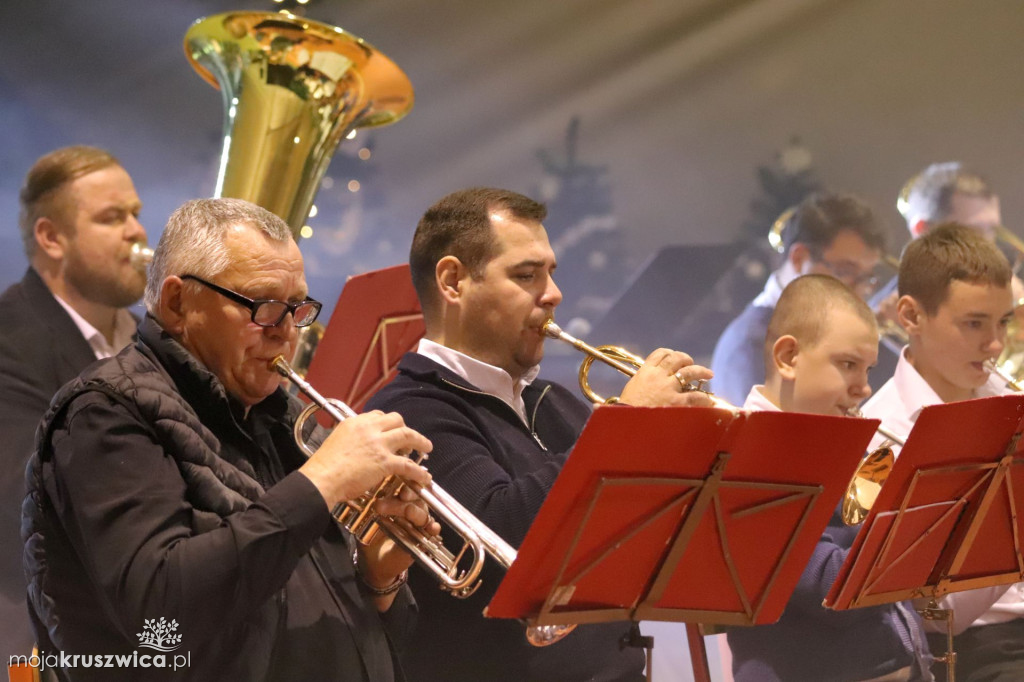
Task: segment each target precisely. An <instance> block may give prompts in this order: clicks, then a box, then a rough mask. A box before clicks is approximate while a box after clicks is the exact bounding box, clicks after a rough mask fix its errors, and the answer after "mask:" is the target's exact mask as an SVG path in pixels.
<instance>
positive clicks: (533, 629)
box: [270, 355, 576, 646]
mask: <svg viewBox="0 0 1024 682" xmlns="http://www.w3.org/2000/svg"><path fill="white" fill-rule="evenodd" d="M270 367H271V369H273V370H274V371H276V372H277V373H278V374H280V375H281V376H283V377H284V378H286V379H288V380H289V381H291V382H292V384H293V385H294V386H296V387H298V389H299V390H300V391H302V393H304V394H305V395H306V396H307V397H308V398H309V399H310V400H311V401H312V402H311V403H310V404H309V405H308V406H307V407H306V409H304V410H303V411H302V412H301V413H300V414H299V417H298V419H296V421H295V425H294V427H293V429H292V431H293V435H294V437H295V442H296V444H298V446H299V448H300V449H301V450H302V451H303V452H304V453H306V455H307V456H309V457H312V456H313V454H314V452H315V451H314V450H313V448H311V447H310V446H309V444H308V443H306V439H305V437H304V435H303V434H304V432H305V426H306V422H307V421H308V420H309V419H310V418H311V417H313V415H314V414H316V412H318V411H320V410H323V411H324V412H326V413H327V414H328V415H330V417H331V418H332V419H334V420H335V421H337V422H342V421H344V420H345V419H347V418H349V417H354V416H356V413H355V412H354V411H353V410H352V408H350V407H349V406H348V405H346V404H345V403H343V402H341V401H340V400H335V399H333V398H325V397H324V396H323V395H321V394H320V392H319V391H317V390H316V389H315V388H313V387H312V386H311V385H310V383H309V382H308V381H306V380H305V379H304V378H303V377H302V375H301V374H299V373H298V372H297V371H295V370H294V369H292V367H291V366H290V365H289V364H288V362H287V361H286V360H285V359H284V357H282V356H280V355H278V356H277V357H276V358H274V359H273V360H272V361H271V362H270ZM415 459H416V462H417V463H419V462H421V461H423V460H424V456H423V455H422V454H419V453H416V458H415ZM403 487H408V488H410V489H411V490H412V491H413V492H415V493H416V494H417V495H419V497H420V499H422V500H423V501H424V502H426V504H427V506H428V507H429V508H430V511H431V512H432V513H433V514H435V515H436V516H437V517H438V518H439V519H441V520H442V521H444V522H445V523H447V524H448V526H449V527H451V528H452V529H453V530H454V531H455V532H456V533H458V534H459V536H461V537H462V540H463V545H462V548H461V549H459V550H458V552H452V551H450V550H449V549H448V548H446V547H445V546H444V545H443V544H442V542H441V540H440V539H439V538H437V537H435V536H433V535H427V534H426V533H424V532H423V530H422V529H420V528H417V527H415V526H413V525H412V524H411V523H409V522H408V521H407V520H405V519H403V518H396V517H392V516H382V515H380V514H377V513H376V511H375V510H374V503H375V502H376V501H377V500H379V499H382V498H387V497H391V496H394V495H397V494H398V493H399V492H400V491H401V489H402V488H403ZM332 514H333V516H334V518H335V519H337V521H338V523H340V524H341V525H342V527H343V528H345V530H347V531H349V532H350V533H352V535H354V536H355V537H356V539H358V540H359V541H360V542H362V543H366V542H369V541H370V540H371V539H372V538H373V536H374V534H375V533H376V532H377V531H378V530H381V531H383V532H384V533H386V534H387V535H388V536H389V537H390V538H391V539H392V540H394V541H395V542H397V543H398V544H400V545H401V546H402V547H403V548H404V549H405V550H406V551H407V552H409V553H410V554H411V555H412V556H413V558H414V559H416V560H417V561H418V562H419V563H420V564H421V565H422V566H423V567H424V568H426V569H427V570H428V571H430V572H431V573H433V574H434V576H435V577H436V578H437V579H438V580H439V581H440V582H441V589H443V590H445V591H446V592H448V593H449V594H451V595H452V596H453V597H456V598H458V599H465V598H466V597H469V596H470V595H471V594H473V593H474V592H476V590H477V588H478V587H480V580H479V577H480V572H481V571H482V570H483V564H484V560H485V557H486V556H487V555H488V554H489V555H490V556H491V557H492V558H493V559H494V560H495V561H497V562H498V565H500V566H501V567H502V568H504V569H506V570H507V569H508V568H509V567H510V566H511V565H512V562H513V561H515V560H516V550H515V549H513V548H512V546H511V545H509V544H508V543H507V542H505V541H504V540H502V539H501V537H500V536H499V535H498V534H497V533H495V532H494V531H492V530H491V529H490V528H488V527H487V526H485V525H484V524H483V523H482V522H481V521H480V520H479V519H477V518H476V517H475V516H473V514H472V513H470V511H469V510H468V509H466V508H465V507H463V506H462V505H461V504H460V503H459V502H458V501H456V500H455V498H454V497H452V496H451V495H449V494H448V493H447V492H445V491H444V490H442V489H441V487H440V486H438V485H437V484H436V483H431V484H430V485H429V486H426V487H424V486H421V485H419V484H418V483H416V482H414V481H406V480H404V479H400V478H398V477H396V476H388V477H387V478H385V479H384V480H383V481H382V482H381V484H380V485H379V486H378V487H377V488H376V489H375V490H371V491H368V492H367V493H366V494H365V495H362V496H360V497H359V498H357V499H355V500H349V501H348V502H344V503H340V504H338V506H337V507H335V509H334V510H333V512H332ZM467 560H468V565H467ZM464 566H465V568H463V567H464ZM575 627H576V626H575V625H530V626H528V627H527V629H526V639H527V641H529V642H530V644H532V645H533V646H547V645H549V644H554V643H555V642H557V641H558V640H560V639H562V638H563V637H565V636H566V635H568V634H569V633H570V632H572V630H573V629H574V628H575Z"/></svg>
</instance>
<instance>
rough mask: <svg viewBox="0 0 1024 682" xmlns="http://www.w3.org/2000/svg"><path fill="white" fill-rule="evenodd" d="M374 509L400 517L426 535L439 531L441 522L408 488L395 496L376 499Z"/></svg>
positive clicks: (380, 512) (385, 514) (383, 513)
mask: <svg viewBox="0 0 1024 682" xmlns="http://www.w3.org/2000/svg"><path fill="white" fill-rule="evenodd" d="M376 511H377V513H378V514H382V515H384V516H392V517H402V518H404V519H406V520H407V521H408V522H409V523H411V524H412V525H413V526H415V527H417V528H420V529H422V530H423V532H424V533H425V534H426V535H438V534H440V532H441V524H439V523H438V522H437V521H435V520H434V518H433V517H432V516H431V515H430V508H429V507H428V506H427V503H426V502H424V501H423V500H422V499H420V497H419V496H418V495H417V494H416V493H415V492H413V491H412V490H411V489H410V488H403V489H402V491H401V492H400V493H399V494H398V495H397V496H395V497H390V498H386V499H381V500H377V503H376Z"/></svg>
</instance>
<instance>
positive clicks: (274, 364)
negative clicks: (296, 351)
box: [267, 355, 291, 377]
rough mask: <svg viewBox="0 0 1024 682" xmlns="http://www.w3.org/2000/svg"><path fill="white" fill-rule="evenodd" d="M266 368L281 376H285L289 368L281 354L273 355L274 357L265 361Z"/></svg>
mask: <svg viewBox="0 0 1024 682" xmlns="http://www.w3.org/2000/svg"><path fill="white" fill-rule="evenodd" d="M267 369H270V370H273V371H275V372H277V373H278V374H280V375H281V376H284V377H287V376H288V374H289V372H288V370H289V369H291V368H290V367H288V361H287V360H285V359H284V356H283V355H277V356H274V359H273V360H271V361H270V362H268V363H267Z"/></svg>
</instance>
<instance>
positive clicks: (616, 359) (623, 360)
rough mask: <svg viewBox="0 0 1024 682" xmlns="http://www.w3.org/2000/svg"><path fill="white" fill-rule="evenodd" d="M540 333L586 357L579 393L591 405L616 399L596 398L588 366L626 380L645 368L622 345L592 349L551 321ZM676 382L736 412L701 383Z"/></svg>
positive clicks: (716, 405)
mask: <svg viewBox="0 0 1024 682" xmlns="http://www.w3.org/2000/svg"><path fill="white" fill-rule="evenodd" d="M541 331H542V332H543V333H544V335H545V336H548V337H549V338H552V339H558V340H559V341H565V342H566V343H568V344H570V345H571V346H572V347H573V348H575V349H576V350H578V351H582V352H583V353H584V354H585V355H586V356H587V357H585V358H583V363H582V364H580V371H579V381H580V391H582V392H583V395H585V396H586V397H587V399H588V400H590V402H592V403H605V404H610V403H617V402H618V401H619V399H618V398H617V397H612V398H604V397H602V396H601V395H599V394H598V393H597V392H596V391H594V389H593V388H591V386H590V367H591V366H592V365H593V364H594V361H595V360H600V361H601V362H603V363H605V364H606V365H609V366H611V367H614V368H615V369H617V370H619V371H620V372H622V373H623V374H625V375H626V376H629V377H632V376H634V375H636V373H637V370H639V369H640V368H641V367H643V366H644V359H643V358H641V357H640V356H639V355H636V354H634V353H630V352H629V351H628V350H626V349H625V348H623V347H622V346H597V347H595V346H591V345H590V344H588V343H586V342H585V341H581V340H579V339H577V338H576V337H575V336H573V335H572V334H568V333H566V332H565V331H563V330H562V328H561V327H559V326H558V325H557V324H556V323H555V321H554V320H548V321H547V322H545V323H544V326H543V327H542V328H541ZM676 379H678V380H679V384H680V386H682V389H683V392H684V393H686V392H689V391H700V392H701V393H704V394H706V395H707V396H708V397H709V398H710V399H711V402H712V404H713V405H714V406H715V407H719V408H723V409H726V410H730V411H732V412H735V411H736V409H737V408H736V407H735V406H733V405H731V404H730V403H728V402H727V401H725V400H722V399H721V398H718V397H716V396H715V395H714V394H713V393H711V392H709V391H705V390H704V388H703V386H704V382H703V381H699V382H698V383H697V384H696V385H694V384H691V383H690V382H688V381H686V380H684V379H683V378H682V377H681V376H679V375H678V374H676Z"/></svg>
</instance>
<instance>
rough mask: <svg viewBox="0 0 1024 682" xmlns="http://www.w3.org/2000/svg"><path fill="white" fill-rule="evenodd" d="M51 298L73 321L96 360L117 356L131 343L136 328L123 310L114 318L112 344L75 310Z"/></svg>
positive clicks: (61, 301)
mask: <svg viewBox="0 0 1024 682" xmlns="http://www.w3.org/2000/svg"><path fill="white" fill-rule="evenodd" d="M53 297H54V298H55V299H57V303H60V304H61V306H62V307H63V308H64V310H66V311H67V313H68V315H70V316H71V319H72V320H74V322H75V326H76V327H78V331H80V332H82V336H83V337H85V340H86V342H87V343H88V344H89V347H90V348H92V352H93V354H94V355H96V359H97V360H102V359H103V358H109V357H112V356H114V355H117V353H118V352H119V351H120V350H121V349H122V348H124V347H125V346H127V345H128V344H129V343H131V342H132V335H133V334H134V333H135V327H136V324H135V318H134V317H132V314H131V313H129V312H128V311H127V310H125V309H124V308H120V309H118V311H117V314H116V315H115V316H114V342H113V343H109V342H108V341H107V339H106V337H105V336H103V334H101V333H100V332H99V330H98V329H96V327H94V326H92V325H91V324H89V322H88V320H86V319H85V318H84V317H82V316H81V315H79V314H78V311H77V310H75V309H74V308H72V307H71V306H70V305H68V303H67V301H65V300H64V299H62V298H61V297H60V296H58V295H57V294H54V295H53Z"/></svg>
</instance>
